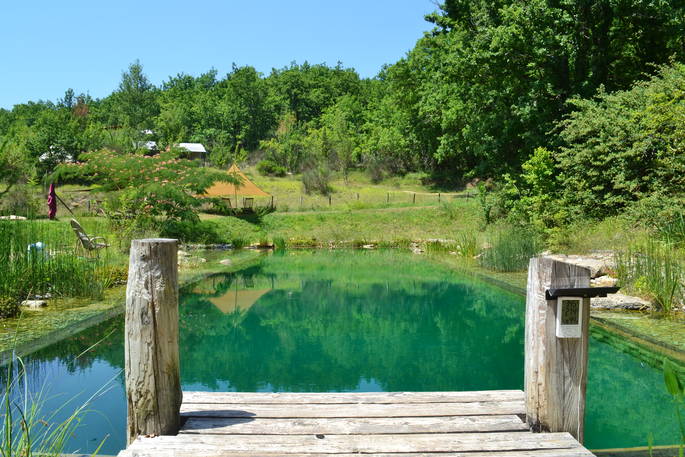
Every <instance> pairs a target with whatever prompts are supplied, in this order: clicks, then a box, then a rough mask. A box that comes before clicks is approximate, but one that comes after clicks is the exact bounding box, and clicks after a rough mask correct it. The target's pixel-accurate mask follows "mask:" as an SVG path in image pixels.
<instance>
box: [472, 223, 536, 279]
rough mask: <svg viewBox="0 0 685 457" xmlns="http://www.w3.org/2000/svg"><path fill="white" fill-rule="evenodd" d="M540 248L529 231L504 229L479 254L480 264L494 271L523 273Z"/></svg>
mask: <svg viewBox="0 0 685 457" xmlns="http://www.w3.org/2000/svg"><path fill="white" fill-rule="evenodd" d="M541 246H542V243H541V242H540V240H539V237H538V236H537V234H536V233H534V232H532V231H531V230H525V229H521V228H516V227H509V228H505V229H502V230H498V231H497V232H495V233H494V236H492V237H491V239H490V247H489V248H487V249H485V250H484V251H483V253H482V254H481V257H480V263H481V265H482V266H484V267H485V268H489V269H491V270H495V271H524V270H525V269H526V268H528V261H529V260H530V258H531V257H534V256H536V255H537V254H538V253H539V252H540V250H541Z"/></svg>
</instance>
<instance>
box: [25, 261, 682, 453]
mask: <svg viewBox="0 0 685 457" xmlns="http://www.w3.org/2000/svg"><path fill="white" fill-rule="evenodd" d="M524 301H525V300H524V299H523V298H522V297H520V296H518V295H515V294H512V293H509V292H506V291H504V290H502V289H500V288H498V287H495V286H492V285H490V284H487V283H484V282H482V281H480V280H478V279H474V278H472V277H469V276H466V275H460V274H457V273H455V272H453V271H451V270H449V269H448V268H445V267H443V266H440V265H437V264H435V263H433V262H431V261H430V260H427V259H425V258H424V257H422V256H415V255H412V254H408V253H402V252H396V251H370V252H369V251H312V252H308V251H297V252H287V253H282V254H275V255H271V256H265V257H264V258H262V259H261V261H260V262H259V263H256V264H254V265H252V266H250V267H247V268H244V269H242V270H240V271H237V272H221V271H217V272H216V273H214V274H212V275H210V276H209V277H207V278H204V279H201V280H197V281H193V282H190V283H187V284H186V285H184V286H183V287H182V289H181V305H180V338H181V340H180V352H181V353H180V356H181V381H182V384H183V389H184V390H207V391H211V390H214V391H229V390H236V391H302V392H306V391H434V390H489V389H521V388H522V386H523V332H524V326H523V316H524ZM123 338H124V337H123V318H117V319H113V320H111V321H109V322H106V323H103V324H100V325H98V326H96V327H94V328H91V329H88V330H86V331H84V332H81V333H80V334H78V335H75V336H73V337H71V338H68V339H66V340H63V341H61V342H59V343H56V344H53V345H51V346H49V347H47V348H45V349H42V350H40V351H37V352H35V353H33V354H32V355H31V356H29V357H26V361H27V365H28V366H29V371H30V380H31V381H32V384H33V385H34V386H38V387H40V386H43V385H45V386H46V388H47V389H49V391H50V392H51V393H52V394H53V395H54V396H53V397H52V398H51V399H50V400H49V402H48V407H50V408H56V407H58V406H60V405H62V404H64V402H65V401H67V400H70V399H71V401H72V404H73V405H74V407H76V406H78V404H79V402H82V401H84V400H85V399H86V398H88V396H90V395H92V394H93V393H94V392H96V391H98V390H99V389H101V388H102V387H103V386H107V388H106V389H107V390H106V391H105V392H104V393H102V394H100V395H99V396H98V397H97V398H96V399H95V400H94V402H93V403H92V405H91V406H90V409H91V412H89V413H87V416H86V418H85V420H84V424H83V425H82V426H81V427H80V428H79V430H78V431H77V433H76V434H75V436H74V437H73V438H72V441H71V443H70V449H69V450H70V451H72V450H73V451H76V450H80V451H92V450H94V449H95V448H96V447H97V445H98V444H99V443H100V441H101V440H102V439H103V438H105V437H106V436H108V438H107V440H106V442H105V445H104V446H103V448H102V449H101V453H104V454H116V453H117V452H118V451H119V450H120V449H122V448H123V447H124V446H125V423H126V400H125V395H124V387H123V375H122V374H121V370H122V368H123V364H124V347H123ZM93 345H94V346H93ZM91 346H93V347H92V348H91ZM89 348H90V349H89ZM84 351H85V352H84ZM79 355H80V356H79ZM77 356H78V357H77ZM587 402H588V403H587V417H586V445H587V446H588V447H589V448H608V447H628V446H640V445H646V443H647V435H648V433H650V432H651V433H653V435H654V438H655V442H656V443H657V444H671V443H674V442H676V441H677V431H676V422H675V421H676V419H675V415H674V413H673V408H672V405H671V402H670V399H669V397H668V395H667V393H666V390H665V388H664V387H663V381H662V375H661V372H660V371H659V370H658V369H655V368H653V367H651V366H649V365H648V364H646V363H644V362H641V361H640V360H639V359H637V358H635V357H633V356H631V355H629V354H627V353H625V352H622V351H621V350H619V349H617V348H616V347H615V345H613V344H612V339H611V337H610V336H607V335H600V336H599V337H593V338H592V339H591V341H590V366H589V371H588V394H587ZM66 409H68V408H66ZM66 409H65V410H66Z"/></svg>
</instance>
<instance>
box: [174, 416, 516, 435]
mask: <svg viewBox="0 0 685 457" xmlns="http://www.w3.org/2000/svg"><path fill="white" fill-rule="evenodd" d="M516 431H519V432H520V431H528V426H527V425H526V424H524V423H523V421H522V420H521V419H520V418H519V417H518V416H511V415H510V416H445V417H397V418H394V417H372V418H330V419H319V418H316V419H311V418H297V419H295V420H293V419H263V418H255V419H253V418H247V417H246V418H214V417H209V418H204V417H189V418H188V420H187V421H186V423H185V424H184V425H183V429H181V431H180V432H179V433H193V434H203V433H204V434H212V435H231V434H239V435H246V434H263V435H307V434H309V435H316V434H325V435H374V434H392V433H394V434H404V433H464V432H516Z"/></svg>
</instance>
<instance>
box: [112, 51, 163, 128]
mask: <svg viewBox="0 0 685 457" xmlns="http://www.w3.org/2000/svg"><path fill="white" fill-rule="evenodd" d="M155 92H156V89H155V86H154V85H153V84H152V83H150V81H149V80H148V78H147V76H145V74H144V73H143V66H142V65H141V64H140V62H139V61H138V60H136V61H135V62H133V63H132V64H131V65H129V67H128V71H125V72H123V73H122V74H121V82H120V83H119V88H118V90H117V91H116V92H115V93H114V95H113V102H114V105H115V106H114V109H115V110H116V111H117V114H118V120H119V122H120V123H121V124H120V125H122V126H127V127H133V128H136V129H144V128H151V127H152V125H153V118H154V117H155V116H156V115H157V114H158V112H159V106H158V104H157V101H156V95H155Z"/></svg>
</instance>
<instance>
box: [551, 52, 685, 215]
mask: <svg viewBox="0 0 685 457" xmlns="http://www.w3.org/2000/svg"><path fill="white" fill-rule="evenodd" d="M684 93H685V66H684V65H682V64H676V65H674V66H672V67H663V68H661V69H660V72H659V74H658V76H655V77H653V78H651V79H650V80H649V81H646V82H641V83H638V84H636V85H635V86H634V87H633V88H632V89H631V90H628V91H619V92H615V93H606V92H603V91H600V92H599V93H598V95H597V97H596V99H595V100H575V101H574V102H573V105H574V107H575V109H576V111H575V112H573V113H572V114H571V115H570V116H569V117H568V119H566V120H565V121H564V122H562V124H561V127H562V130H561V132H560V137H561V139H562V140H563V147H562V148H561V150H560V152H559V154H558V156H557V158H558V167H559V169H560V170H561V173H560V176H559V188H560V192H561V198H562V203H563V204H564V205H565V206H568V207H570V208H571V209H573V210H574V211H575V212H576V213H577V214H579V215H584V216H590V217H604V216H606V215H612V214H617V213H618V212H619V211H621V210H622V209H623V208H625V207H626V206H628V205H630V204H631V203H632V202H635V201H637V200H639V199H641V198H645V197H649V196H650V195H653V194H656V195H670V196H673V195H678V194H679V193H680V192H681V190H682V189H683V185H684V184H685V181H684V179H685V178H683V176H685V161H684V160H683V157H685V154H683V152H684V151H685V127H683V125H684V124H683V121H682V120H683V119H685V103H683V94H684Z"/></svg>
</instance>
